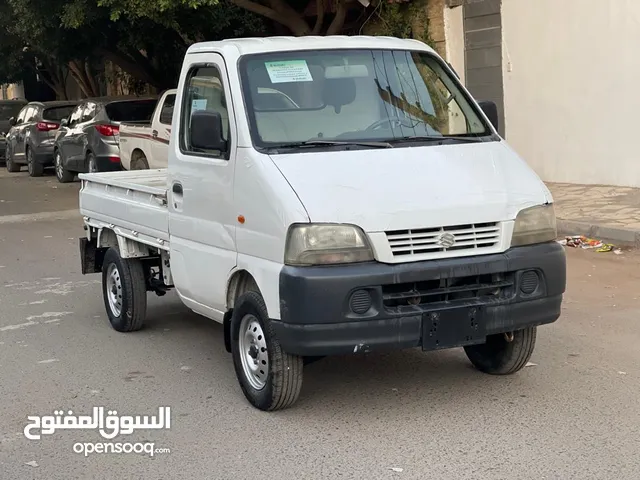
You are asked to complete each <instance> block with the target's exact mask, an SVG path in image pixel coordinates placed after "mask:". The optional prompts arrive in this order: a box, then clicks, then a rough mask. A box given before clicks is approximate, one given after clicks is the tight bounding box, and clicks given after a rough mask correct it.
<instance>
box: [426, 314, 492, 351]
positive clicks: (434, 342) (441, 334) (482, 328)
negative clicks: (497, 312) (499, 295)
mask: <svg viewBox="0 0 640 480" xmlns="http://www.w3.org/2000/svg"><path fill="white" fill-rule="evenodd" d="M483 314H484V311H483V309H482V308H481V307H463V308H450V309H445V310H437V311H433V312H428V313H425V314H423V316H422V350H443V349H446V348H455V347H464V346H466V345H476V344H479V343H484V342H485V341H486V339H487V328H486V327H487V326H486V322H485V319H484V315H483Z"/></svg>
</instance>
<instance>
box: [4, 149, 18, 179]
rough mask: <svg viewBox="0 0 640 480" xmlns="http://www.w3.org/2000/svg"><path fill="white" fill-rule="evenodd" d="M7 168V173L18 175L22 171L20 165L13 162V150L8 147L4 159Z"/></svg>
mask: <svg viewBox="0 0 640 480" xmlns="http://www.w3.org/2000/svg"><path fill="white" fill-rule="evenodd" d="M4 164H5V167H7V172H10V173H16V172H19V171H20V165H18V164H17V163H15V162H14V161H13V152H12V151H11V148H10V147H9V146H8V145H7V151H6V152H5V159H4Z"/></svg>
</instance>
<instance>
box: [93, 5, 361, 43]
mask: <svg viewBox="0 0 640 480" xmlns="http://www.w3.org/2000/svg"><path fill="white" fill-rule="evenodd" d="M362 1H363V2H365V3H368V2H366V0H362ZM99 3H100V5H104V6H108V7H109V8H110V9H111V12H112V18H114V19H120V18H122V17H123V16H128V17H134V18H149V19H153V20H154V21H156V22H159V23H160V22H165V25H178V24H179V23H180V21H179V20H178V19H177V17H176V13H177V12H184V11H185V10H188V9H190V10H192V11H196V10H197V12H198V14H203V12H215V11H216V10H217V11H218V12H220V11H222V12H225V13H226V12H228V11H229V9H230V8H232V7H236V8H239V9H242V10H244V11H246V12H250V13H252V14H255V15H258V16H260V17H263V18H265V19H268V20H270V21H272V22H274V23H275V24H277V25H279V26H281V27H284V29H286V30H287V31H288V33H289V34H293V35H296V36H303V35H336V34H339V33H342V31H343V29H344V28H345V23H346V21H347V19H348V16H349V14H350V13H351V12H355V14H356V16H359V15H360V14H361V13H362V8H361V7H360V4H359V3H358V1H356V0H261V1H254V0H99ZM205 14H206V13H205ZM218 15H220V13H218Z"/></svg>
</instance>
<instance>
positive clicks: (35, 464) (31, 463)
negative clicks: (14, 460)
mask: <svg viewBox="0 0 640 480" xmlns="http://www.w3.org/2000/svg"><path fill="white" fill-rule="evenodd" d="M25 465H29V466H30V467H37V466H39V465H38V462H36V461H35V460H31V461H30V462H27V463H25Z"/></svg>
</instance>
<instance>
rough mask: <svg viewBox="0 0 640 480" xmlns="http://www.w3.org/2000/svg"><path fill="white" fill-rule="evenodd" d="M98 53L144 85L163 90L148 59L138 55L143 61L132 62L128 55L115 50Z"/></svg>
mask: <svg viewBox="0 0 640 480" xmlns="http://www.w3.org/2000/svg"><path fill="white" fill-rule="evenodd" d="M98 53H99V54H100V55H102V56H103V57H104V58H105V59H106V60H109V61H110V62H111V63H113V64H114V65H117V66H118V67H120V69H121V70H122V71H124V72H126V73H128V74H129V75H131V76H132V77H134V78H136V79H138V80H140V81H142V82H144V83H148V84H149V85H152V86H154V87H156V88H159V89H164V88H165V85H164V82H163V80H162V79H159V78H157V76H156V72H155V71H154V69H153V68H152V67H151V65H150V64H149V61H148V59H147V58H146V57H145V56H144V55H142V54H140V55H139V56H140V57H142V59H144V60H141V59H139V58H136V59H135V60H134V59H133V58H131V57H130V56H129V55H126V54H124V53H123V52H120V51H115V50H107V49H100V50H99V52H98ZM139 60H140V61H139Z"/></svg>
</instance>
